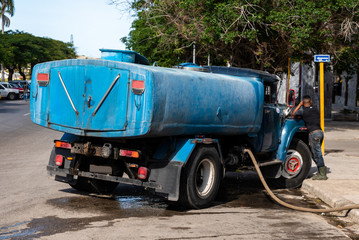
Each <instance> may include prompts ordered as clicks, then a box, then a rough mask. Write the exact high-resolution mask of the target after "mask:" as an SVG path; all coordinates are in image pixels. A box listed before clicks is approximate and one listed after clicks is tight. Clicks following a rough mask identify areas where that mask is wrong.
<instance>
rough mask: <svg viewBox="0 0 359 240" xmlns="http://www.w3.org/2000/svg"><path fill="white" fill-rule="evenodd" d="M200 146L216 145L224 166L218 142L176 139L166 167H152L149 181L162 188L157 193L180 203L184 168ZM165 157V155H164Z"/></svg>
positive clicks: (199, 139)
mask: <svg viewBox="0 0 359 240" xmlns="http://www.w3.org/2000/svg"><path fill="white" fill-rule="evenodd" d="M199 144H216V148H217V150H218V153H219V155H220V158H221V159H220V161H221V163H222V165H223V162H222V154H221V151H220V147H219V143H218V140H216V139H208V138H195V139H176V140H175V150H174V152H173V154H172V155H171V156H170V157H169V159H168V161H167V164H166V165H165V166H163V164H161V163H159V164H153V165H151V174H150V177H149V180H148V181H154V182H157V183H158V184H160V185H161V186H162V187H161V189H156V192H158V193H164V194H166V195H167V194H168V196H167V198H168V200H169V201H178V199H179V191H180V183H181V172H182V168H183V167H184V166H185V165H186V163H187V161H188V160H189V158H190V157H191V154H192V153H193V151H194V150H195V148H196V146H197V145H199ZM160 155H161V154H160ZM163 155H165V154H164V153H163Z"/></svg>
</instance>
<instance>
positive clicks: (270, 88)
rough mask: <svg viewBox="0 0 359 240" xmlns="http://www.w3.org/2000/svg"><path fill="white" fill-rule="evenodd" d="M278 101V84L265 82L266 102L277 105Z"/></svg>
mask: <svg viewBox="0 0 359 240" xmlns="http://www.w3.org/2000/svg"><path fill="white" fill-rule="evenodd" d="M276 101H277V82H264V102H265V103H267V104H268V103H269V104H270V103H272V104H273V103H276Z"/></svg>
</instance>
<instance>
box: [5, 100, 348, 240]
mask: <svg viewBox="0 0 359 240" xmlns="http://www.w3.org/2000/svg"><path fill="white" fill-rule="evenodd" d="M59 137H61V133H59V132H55V131H52V130H48V129H45V128H42V127H39V126H36V125H35V124H33V123H32V122H31V120H30V114H29V103H28V102H24V101H6V100H1V101H0V240H1V239H35V238H36V239H37V238H40V239H76V240H78V239H336V240H338V239H350V237H348V236H352V237H353V236H354V235H353V233H351V232H349V231H348V230H347V229H346V228H345V226H344V224H343V223H342V222H339V220H338V219H336V218H328V217H323V216H320V215H316V214H311V213H301V212H295V211H292V210H289V209H285V208H283V207H280V206H278V205H277V204H275V203H273V202H272V201H271V200H269V199H268V197H267V196H266V195H265V194H264V192H263V189H262V187H261V185H260V183H259V181H258V178H257V177H256V175H255V174H251V173H245V174H243V173H233V174H229V175H228V176H227V177H226V179H225V183H224V184H223V187H222V188H221V190H220V193H219V196H218V198H217V200H216V201H215V202H214V203H213V206H212V207H210V208H207V209H202V210H191V211H186V210H184V209H181V208H180V207H178V206H175V205H169V204H168V203H167V202H165V201H163V200H162V199H159V198H157V197H155V196H151V195H150V194H149V193H147V192H145V191H144V190H143V189H141V188H138V187H132V186H125V185H120V186H119V187H118V188H117V189H116V190H115V192H114V194H113V195H112V196H109V195H104V196H96V195H89V194H85V193H81V192H78V191H76V190H73V189H72V188H70V187H69V186H68V185H66V184H63V183H59V182H55V181H54V180H52V179H50V178H48V177H47V173H46V170H45V169H46V165H47V161H48V157H49V155H50V151H51V148H52V146H53V140H54V139H56V138H59ZM277 194H278V195H279V196H280V197H281V198H283V199H285V200H286V201H288V202H291V203H295V204H297V205H301V206H311V207H316V205H315V201H316V200H315V199H309V198H307V197H305V196H303V195H302V193H301V192H300V191H299V190H291V191H289V190H280V191H277Z"/></svg>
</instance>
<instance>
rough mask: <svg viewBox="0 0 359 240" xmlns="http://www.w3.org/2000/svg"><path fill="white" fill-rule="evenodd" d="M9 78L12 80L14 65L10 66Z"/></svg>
mask: <svg viewBox="0 0 359 240" xmlns="http://www.w3.org/2000/svg"><path fill="white" fill-rule="evenodd" d="M8 69H9V78H8V81H12V77H13V75H14V68H13V67H9V68H8Z"/></svg>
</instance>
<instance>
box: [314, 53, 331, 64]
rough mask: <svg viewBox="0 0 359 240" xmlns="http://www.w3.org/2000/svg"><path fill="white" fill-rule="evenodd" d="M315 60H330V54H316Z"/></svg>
mask: <svg viewBox="0 0 359 240" xmlns="http://www.w3.org/2000/svg"><path fill="white" fill-rule="evenodd" d="M314 62H330V55H326V54H323V55H314Z"/></svg>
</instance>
